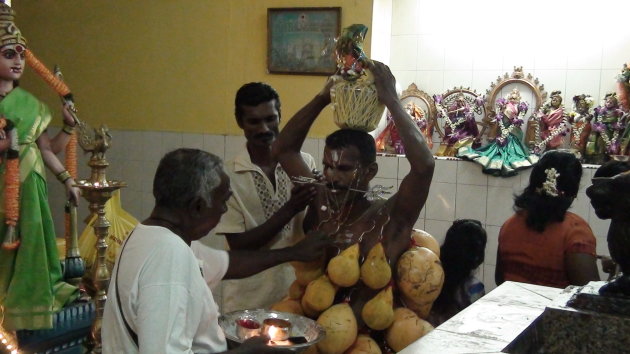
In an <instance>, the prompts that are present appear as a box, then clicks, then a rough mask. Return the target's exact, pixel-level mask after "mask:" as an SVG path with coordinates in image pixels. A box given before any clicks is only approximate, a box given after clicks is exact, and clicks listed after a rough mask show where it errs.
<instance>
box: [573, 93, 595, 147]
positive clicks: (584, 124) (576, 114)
mask: <svg viewBox="0 0 630 354" xmlns="http://www.w3.org/2000/svg"><path fill="white" fill-rule="evenodd" d="M573 104H574V108H573V111H572V112H571V113H569V117H568V120H569V123H571V125H572V126H571V140H570V148H571V149H575V150H577V152H579V153H580V156H584V150H585V149H586V141H587V140H588V136H589V134H590V133H591V120H592V119H593V114H592V113H590V109H591V107H593V98H592V97H591V96H590V95H586V94H581V95H577V96H574V97H573Z"/></svg>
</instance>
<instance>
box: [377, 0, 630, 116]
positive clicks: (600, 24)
mask: <svg viewBox="0 0 630 354" xmlns="http://www.w3.org/2000/svg"><path fill="white" fill-rule="evenodd" d="M374 3H375V8H382V7H385V6H389V7H390V8H391V16H392V21H391V27H390V28H389V29H387V30H389V31H383V30H382V29H381V28H380V27H379V30H380V31H379V33H381V32H389V34H390V38H391V41H390V43H389V50H390V53H389V54H390V57H389V61H388V62H387V63H388V64H389V65H390V68H391V69H392V71H393V73H394V75H395V76H396V78H397V81H398V83H399V86H400V87H401V88H406V87H407V86H408V85H409V84H410V83H412V82H414V83H416V84H417V85H418V87H419V88H420V89H422V90H424V91H426V92H427V93H429V94H430V95H433V94H437V93H442V92H444V91H446V90H448V89H451V88H453V87H455V86H464V87H468V86H469V87H471V88H473V89H475V90H477V92H479V93H485V91H486V89H488V88H489V86H490V84H491V83H492V82H493V81H494V80H496V78H497V76H499V75H503V74H504V73H505V72H510V73H511V72H512V70H513V68H514V66H522V67H523V69H524V71H525V72H526V73H531V74H532V75H534V76H535V77H538V78H539V79H540V82H541V83H542V84H544V86H545V88H546V90H547V92H551V91H554V90H560V91H562V93H563V97H564V99H565V105H566V106H567V107H568V108H570V107H571V103H572V102H571V99H570V98H571V97H573V96H574V95H576V94H581V93H587V94H591V95H592V96H593V98H594V99H595V102H599V100H600V99H601V98H603V97H604V94H605V93H606V92H611V91H614V87H615V86H614V85H615V83H614V77H615V75H617V74H618V73H619V72H620V70H621V67H622V65H623V63H625V62H628V61H629V60H630V28H628V27H627V26H623V25H622V23H623V21H615V20H611V16H610V13H609V11H610V10H609V9H612V8H624V7H625V6H626V5H625V3H624V2H623V1H622V0H610V1H607V2H606V4H605V5H603V4H601V5H596V4H592V6H591V5H588V6H581V5H577V6H574V5H568V3H566V2H561V1H557V2H549V1H544V0H531V1H529V2H527V4H521V5H517V6H516V7H512V5H508V4H507V3H505V2H502V1H499V0H486V1H482V2H474V1H472V2H471V1H467V0H452V1H447V2H444V1H442V2H439V1H433V0H394V1H391V0H374ZM617 6H619V7H617ZM506 10H507V11H506ZM529 16H531V17H529ZM377 17H378V16H377V14H376V13H375V18H377ZM381 22H383V23H385V22H384V21H380V22H378V23H377V22H375V23H374V26H375V28H377V27H376V26H377V25H380V24H381ZM552 23H554V24H556V25H557V26H553V25H551V24H552ZM586 23H588V25H585V24H586ZM611 26H612V27H614V29H612V28H611ZM379 39H380V37H379ZM378 43H382V41H381V40H379V42H378ZM381 45H382V44H381ZM373 50H374V51H377V48H374V49H373ZM381 52H383V51H380V50H378V51H377V53H381Z"/></svg>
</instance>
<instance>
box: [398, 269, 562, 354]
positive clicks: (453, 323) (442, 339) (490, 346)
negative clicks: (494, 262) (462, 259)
mask: <svg viewBox="0 0 630 354" xmlns="http://www.w3.org/2000/svg"><path fill="white" fill-rule="evenodd" d="M562 291H563V290H562V289H556V288H550V287H545V286H538V285H531V284H525V283H516V282H509V281H508V282H505V283H503V284H501V285H500V286H499V287H497V288H496V289H494V290H492V291H491V292H490V293H488V294H487V295H486V296H484V297H482V298H481V299H479V300H477V301H476V302H475V303H473V304H472V305H470V306H469V307H468V308H466V309H465V310H463V311H462V312H460V313H458V314H457V315H455V316H453V318H451V319H449V320H448V321H446V322H444V323H443V324H442V325H441V326H439V327H437V328H436V329H435V330H433V331H431V332H430V333H429V334H427V335H426V336H424V337H422V338H420V339H419V340H417V341H416V342H414V343H412V344H410V345H409V346H408V347H407V348H405V349H404V350H402V351H401V352H400V353H403V354H411V353H500V352H501V350H502V349H503V348H505V347H506V346H507V345H508V344H509V343H510V342H511V341H512V340H514V338H516V336H518V335H519V334H520V333H521V332H522V331H523V330H525V328H527V326H529V324H530V323H531V322H532V321H534V320H535V319H536V318H537V317H538V316H540V314H542V312H543V310H544V309H545V307H546V306H547V305H548V304H551V302H552V300H553V299H554V298H555V297H556V296H558V295H559V294H560V293H562Z"/></svg>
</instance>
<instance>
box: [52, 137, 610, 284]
mask: <svg viewBox="0 0 630 354" xmlns="http://www.w3.org/2000/svg"><path fill="white" fill-rule="evenodd" d="M111 134H112V136H113V140H112V148H111V150H109V152H108V155H107V158H108V160H109V162H110V167H109V170H108V172H109V173H108V176H109V179H119V180H124V181H125V182H127V184H128V187H127V188H125V189H124V190H123V191H122V203H123V204H122V205H123V208H124V209H125V210H126V211H128V212H129V213H131V214H132V215H133V216H135V217H136V218H137V219H138V220H143V219H144V218H146V217H147V216H148V215H149V213H150V211H151V209H152V207H153V196H152V193H151V189H152V181H153V175H154V173H155V169H156V167H157V164H158V161H159V159H160V157H161V156H162V155H163V154H164V153H166V152H168V151H170V150H172V149H175V148H178V147H195V148H200V149H204V150H206V151H209V152H212V153H214V154H216V155H218V156H219V157H221V158H224V159H225V158H230V157H232V156H234V154H235V153H237V152H238V151H239V150H240V149H241V148H243V146H244V142H245V140H244V138H243V137H241V136H217V135H205V134H188V133H170V132H169V133H164V132H138V131H112V132H111ZM323 146H324V141H323V139H312V138H309V139H307V141H306V143H305V145H304V149H303V150H304V151H306V152H308V153H310V154H311V155H312V156H313V157H314V158H315V160H316V161H317V162H318V164H320V165H321V152H322V151H323ZM86 162H87V157H85V156H82V157H81V161H80V162H79V175H80V176H79V178H88V177H89V170H88V168H87V165H86ZM377 162H378V164H379V171H378V173H377V175H376V178H375V179H374V180H373V181H372V184H373V185H375V184H381V185H383V186H392V187H393V191H394V192H395V191H396V190H397V188H398V185H399V184H400V182H401V180H402V179H403V178H404V177H405V175H407V173H408V172H409V162H408V161H407V159H406V158H405V157H404V156H399V157H396V156H378V157H377ZM593 171H594V170H593V169H585V170H584V175H583V178H582V184H581V188H580V192H579V195H578V198H577V199H576V201H575V202H574V205H573V208H572V211H573V212H575V213H577V214H578V215H580V216H581V217H583V218H584V219H585V220H587V221H588V222H589V224H590V225H591V227H592V228H593V231H594V233H595V235H596V236H597V252H598V254H608V247H607V243H606V233H607V232H608V226H609V222H608V221H602V220H599V219H598V218H597V216H595V214H594V213H593V210H592V208H591V206H590V203H589V202H588V198H587V197H586V195H585V194H584V190H585V188H586V187H587V186H588V185H589V184H590V179H591V177H592V174H593ZM528 178H529V170H525V171H521V172H520V173H519V175H517V176H514V177H510V178H497V177H492V176H487V175H484V174H482V173H481V168H480V167H479V166H478V165H476V164H474V163H472V162H467V161H458V160H444V159H439V160H437V161H436V168H435V173H434V178H433V183H432V184H431V189H430V191H429V198H428V200H427V203H426V205H425V207H424V208H423V210H422V211H421V213H420V218H419V219H418V221H417V223H416V225H415V226H416V227H417V228H420V229H424V230H426V231H427V232H429V233H430V234H431V235H433V236H434V237H435V238H436V239H437V240H438V241H439V242H440V243H442V241H443V240H444V235H445V234H446V230H447V229H448V228H449V227H450V226H451V224H452V222H453V220H455V219H459V218H473V219H478V220H480V221H481V223H482V224H483V225H484V226H485V228H486V230H487V232H488V245H487V247H486V259H485V262H484V265H483V267H480V269H479V274H480V275H481V276H482V277H483V280H484V283H485V284H486V286H487V288H488V289H492V288H494V286H495V285H494V268H495V259H496V249H497V237H498V234H499V228H500V226H501V225H502V224H503V222H504V221H505V220H506V219H507V218H508V217H509V216H511V215H512V213H513V211H512V205H513V197H514V195H515V194H516V193H519V192H521V191H522V189H523V187H524V186H526V185H527V183H528ZM48 181H50V183H49V193H50V200H51V205H52V210H53V216H54V218H55V225H56V229H57V234H58V235H61V234H62V232H63V216H62V207H61V206H62V205H63V189H62V187H61V185H60V184H59V183H57V181H56V180H55V178H54V176H50V175H49V176H48ZM79 210H80V212H79V220H83V218H84V217H85V216H86V215H87V204H86V203H85V202H84V203H82V205H81V207H80V208H79ZM204 243H206V244H209V245H211V246H213V247H217V248H222V247H224V245H225V242H224V240H223V239H222V238H219V237H217V236H214V235H212V236H210V237H208V238H206V239H204ZM218 294H220V292H218Z"/></svg>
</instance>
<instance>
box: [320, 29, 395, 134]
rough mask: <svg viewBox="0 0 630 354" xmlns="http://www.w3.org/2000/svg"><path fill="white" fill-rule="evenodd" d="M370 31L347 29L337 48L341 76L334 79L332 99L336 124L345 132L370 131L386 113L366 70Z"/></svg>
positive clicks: (370, 75) (331, 91) (331, 90)
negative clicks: (367, 42)
mask: <svg viewBox="0 0 630 354" xmlns="http://www.w3.org/2000/svg"><path fill="white" fill-rule="evenodd" d="M367 31H368V28H367V27H366V26H364V25H360V24H355V25H351V26H349V27H347V28H344V30H343V33H342V34H341V36H340V37H339V38H338V39H337V43H336V46H335V52H336V55H337V65H338V67H339V74H338V75H335V76H333V80H334V81H335V83H334V85H333V87H332V88H331V89H330V97H331V101H332V107H333V117H334V120H335V124H337V125H338V126H339V127H340V128H342V129H343V128H348V129H356V130H363V131H366V132H370V131H372V130H374V129H376V127H377V126H378V123H379V121H380V120H381V117H382V116H383V112H384V111H385V106H384V105H383V104H382V103H380V102H379V100H378V95H377V93H376V87H375V86H374V78H373V76H372V74H371V73H370V70H369V69H368V68H367V64H368V61H369V59H368V57H367V56H366V55H365V53H364V52H363V40H364V38H365V34H366V33H367Z"/></svg>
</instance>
